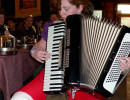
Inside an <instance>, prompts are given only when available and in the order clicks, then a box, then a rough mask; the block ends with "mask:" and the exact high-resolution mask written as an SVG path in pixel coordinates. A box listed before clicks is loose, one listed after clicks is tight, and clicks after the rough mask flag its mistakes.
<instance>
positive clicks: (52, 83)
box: [50, 83, 63, 85]
mask: <svg viewBox="0 0 130 100" xmlns="http://www.w3.org/2000/svg"><path fill="white" fill-rule="evenodd" d="M50 85H63V83H50Z"/></svg>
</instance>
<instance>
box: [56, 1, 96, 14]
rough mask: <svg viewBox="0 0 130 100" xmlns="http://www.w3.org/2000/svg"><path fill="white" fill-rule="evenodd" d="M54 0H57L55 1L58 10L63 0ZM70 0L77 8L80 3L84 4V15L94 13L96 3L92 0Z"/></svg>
mask: <svg viewBox="0 0 130 100" xmlns="http://www.w3.org/2000/svg"><path fill="white" fill-rule="evenodd" d="M54 1H57V3H55V6H57V7H58V10H60V5H61V0H54ZM68 1H69V2H70V3H71V4H73V5H76V7H77V8H78V7H79V6H80V5H83V6H84V8H83V10H82V14H83V15H93V11H94V5H93V4H92V2H91V1H90V0H68Z"/></svg>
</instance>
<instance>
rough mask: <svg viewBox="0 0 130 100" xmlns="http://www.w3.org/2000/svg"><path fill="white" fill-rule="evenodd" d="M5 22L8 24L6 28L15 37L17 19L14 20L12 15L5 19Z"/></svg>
mask: <svg viewBox="0 0 130 100" xmlns="http://www.w3.org/2000/svg"><path fill="white" fill-rule="evenodd" d="M6 24H7V26H8V30H9V32H10V33H11V35H13V36H14V37H16V36H17V33H16V24H17V21H16V19H15V18H13V17H9V18H7V20H6Z"/></svg>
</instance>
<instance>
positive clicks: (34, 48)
mask: <svg viewBox="0 0 130 100" xmlns="http://www.w3.org/2000/svg"><path fill="white" fill-rule="evenodd" d="M36 49H39V48H37V47H34V48H32V49H31V51H30V55H31V56H32V53H33V51H34V50H36Z"/></svg>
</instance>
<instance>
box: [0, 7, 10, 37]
mask: <svg viewBox="0 0 130 100" xmlns="http://www.w3.org/2000/svg"><path fill="white" fill-rule="evenodd" d="M4 21H5V11H4V9H2V8H0V36H2V35H8V34H10V32H9V31H8V29H7V27H5V25H4Z"/></svg>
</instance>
